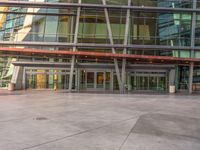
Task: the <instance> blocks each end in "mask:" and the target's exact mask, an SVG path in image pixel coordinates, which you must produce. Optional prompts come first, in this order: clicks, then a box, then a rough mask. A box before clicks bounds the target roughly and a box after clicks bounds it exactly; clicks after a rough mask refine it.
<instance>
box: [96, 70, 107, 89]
mask: <svg viewBox="0 0 200 150" xmlns="http://www.w3.org/2000/svg"><path fill="white" fill-rule="evenodd" d="M96 88H97V89H102V90H103V89H105V74H104V72H96Z"/></svg>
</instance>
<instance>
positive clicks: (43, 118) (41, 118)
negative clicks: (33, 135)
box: [34, 117, 48, 120]
mask: <svg viewBox="0 0 200 150" xmlns="http://www.w3.org/2000/svg"><path fill="white" fill-rule="evenodd" d="M34 120H48V118H46V117H36V118H35V119H34Z"/></svg>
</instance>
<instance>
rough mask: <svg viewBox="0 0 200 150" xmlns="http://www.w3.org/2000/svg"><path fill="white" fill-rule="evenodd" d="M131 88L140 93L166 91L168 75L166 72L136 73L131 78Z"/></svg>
mask: <svg viewBox="0 0 200 150" xmlns="http://www.w3.org/2000/svg"><path fill="white" fill-rule="evenodd" d="M131 87H132V89H133V90H139V91H166V90H167V87H168V85H167V74H166V73H165V72H135V73H134V74H132V76H131Z"/></svg>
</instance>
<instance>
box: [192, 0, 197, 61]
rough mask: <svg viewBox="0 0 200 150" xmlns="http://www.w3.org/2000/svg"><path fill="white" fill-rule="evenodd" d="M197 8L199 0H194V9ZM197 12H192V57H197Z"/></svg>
mask: <svg viewBox="0 0 200 150" xmlns="http://www.w3.org/2000/svg"><path fill="white" fill-rule="evenodd" d="M196 8H197V0H193V9H196ZM196 16H197V15H196V12H193V13H192V31H191V48H192V49H191V57H192V58H194V57H195V52H194V47H195V32H196Z"/></svg>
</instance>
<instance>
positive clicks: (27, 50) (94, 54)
mask: <svg viewBox="0 0 200 150" xmlns="http://www.w3.org/2000/svg"><path fill="white" fill-rule="evenodd" d="M0 51H5V52H20V53H30V54H47V55H48V54H49V55H51V54H54V55H68V56H72V55H76V56H92V57H106V58H120V59H121V58H127V59H133V60H135V59H143V60H163V61H173V62H196V63H200V59H198V58H177V57H169V56H149V55H134V54H113V53H104V52H91V51H90V52H89V51H88V52H85V51H76V52H72V51H67V50H43V49H30V48H10V47H0Z"/></svg>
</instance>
